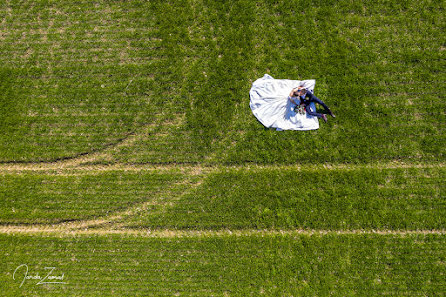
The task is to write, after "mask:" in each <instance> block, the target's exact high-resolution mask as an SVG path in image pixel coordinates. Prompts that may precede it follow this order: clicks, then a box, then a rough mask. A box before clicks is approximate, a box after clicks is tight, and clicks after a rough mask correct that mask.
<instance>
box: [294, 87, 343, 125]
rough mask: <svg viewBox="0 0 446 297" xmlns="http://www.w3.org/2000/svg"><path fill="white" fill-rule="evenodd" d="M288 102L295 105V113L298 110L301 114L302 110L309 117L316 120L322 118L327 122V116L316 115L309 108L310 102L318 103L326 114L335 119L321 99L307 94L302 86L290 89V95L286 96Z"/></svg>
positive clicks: (309, 93)
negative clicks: (314, 117) (313, 117)
mask: <svg viewBox="0 0 446 297" xmlns="http://www.w3.org/2000/svg"><path fill="white" fill-rule="evenodd" d="M307 98H308V99H307ZM296 99H297V100H299V103H297V102H296V101H295V100H296ZM288 100H290V101H291V102H292V103H293V104H294V105H296V107H295V109H294V110H295V111H297V110H299V111H300V112H301V113H302V112H303V110H305V111H306V113H307V114H309V115H311V116H316V117H318V118H322V119H323V120H324V121H325V122H327V116H326V115H325V114H323V113H317V112H315V111H312V110H311V108H310V103H311V102H315V103H319V104H320V105H322V106H323V107H324V108H325V110H326V111H327V112H328V114H330V115H331V116H332V117H336V116H335V115H334V114H333V112H332V111H331V110H330V108H328V106H327V105H326V104H325V103H324V102H323V101H322V100H321V99H319V98H317V97H316V96H314V95H313V93H311V92H308V91H307V90H306V89H305V87H304V85H301V86H299V87H297V88H294V89H292V90H291V92H290V95H289V96H288Z"/></svg>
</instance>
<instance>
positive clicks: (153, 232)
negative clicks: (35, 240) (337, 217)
mask: <svg viewBox="0 0 446 297" xmlns="http://www.w3.org/2000/svg"><path fill="white" fill-rule="evenodd" d="M0 233H2V234H28V235H36V236H40V235H50V236H51V235H52V236H76V235H111V234H120V235H133V236H141V237H159V238H170V237H221V236H253V235H256V236H280V235H309V236H310V235H333V234H336V235H368V234H377V235H383V236H386V235H400V236H405V235H411V234H420V235H428V234H436V235H446V230H411V231H407V230H362V229H357V230H342V231H339V230H336V231H333V230H321V229H295V230H257V229H245V230H229V229H225V230H174V229H146V230H128V229H127V230H126V229H86V228H79V229H69V228H57V227H52V226H12V225H6V226H0Z"/></svg>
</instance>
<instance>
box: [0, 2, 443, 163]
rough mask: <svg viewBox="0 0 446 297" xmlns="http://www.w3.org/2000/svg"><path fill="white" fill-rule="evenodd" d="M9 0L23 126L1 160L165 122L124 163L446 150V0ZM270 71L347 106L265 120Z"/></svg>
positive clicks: (400, 155) (75, 151) (105, 139)
mask: <svg viewBox="0 0 446 297" xmlns="http://www.w3.org/2000/svg"><path fill="white" fill-rule="evenodd" d="M2 8H3V9H2V10H1V11H2V12H1V15H0V16H1V17H2V18H3V20H4V22H2V23H1V25H0V26H1V27H0V28H1V31H2V42H1V44H0V47H1V50H2V53H3V54H2V56H1V58H0V59H1V62H2V63H3V67H5V68H7V69H12V70H13V72H12V74H13V75H15V78H14V80H13V81H12V82H10V84H11V88H14V89H20V91H19V92H18V93H17V94H16V95H14V96H15V97H16V98H17V99H19V100H18V101H23V100H26V104H25V105H23V106H21V107H20V108H18V109H16V110H15V111H14V113H15V114H18V115H19V116H20V117H21V118H22V120H21V123H20V124H16V128H19V127H22V128H23V127H26V128H23V129H16V130H15V133H12V132H8V133H5V135H4V137H2V144H1V149H0V153H1V155H0V157H1V160H2V161H38V160H55V159H60V158H64V157H72V156H76V155H79V154H82V153H86V152H91V151H95V150H99V149H101V148H104V147H106V146H107V145H109V144H113V143H116V142H117V141H119V140H120V139H122V138H123V137H125V136H126V135H128V133H131V132H136V133H138V131H140V130H139V129H138V127H140V126H142V125H145V124H156V125H160V127H159V129H158V130H157V131H159V132H157V133H151V134H147V135H145V136H144V137H143V138H141V139H140V140H139V141H137V142H135V143H132V145H131V146H124V147H122V148H121V149H120V150H118V151H117V152H116V153H115V154H114V158H115V160H116V161H117V162H120V161H121V162H128V163H148V162H149V163H150V162H156V163H165V162H203V161H207V162H212V163H222V162H223V163H244V162H257V163H273V162H276V163H277V162H280V163H294V162H299V163H310V162H313V161H314V160H316V159H317V160H319V161H322V162H332V163H334V162H336V163H343V162H356V163H364V162H366V163H368V162H374V161H376V160H377V159H380V160H394V159H404V160H409V161H411V162H427V161H429V162H435V161H438V160H444V143H445V139H444V135H445V133H444V125H442V123H443V122H444V113H443V110H444V102H443V100H442V99H441V97H442V94H444V91H445V89H444V84H443V81H444V78H445V77H444V73H443V71H442V68H443V67H442V61H443V60H444V59H443V57H444V45H443V44H442V40H441V38H440V36H441V32H442V31H443V30H442V29H444V22H443V18H444V17H443V15H444V13H443V12H444V7H443V6H442V5H441V2H438V1H405V2H403V3H399V2H397V1H390V2H389V1H383V2H368V1H362V2H358V3H354V4H352V3H351V2H350V1H332V2H315V3H313V2H312V3H309V2H306V1H297V0H296V1H286V2H276V3H272V2H268V1H264V2H262V1H261V2H259V1H257V2H252V1H231V2H221V1H180V2H177V1H175V2H169V1H153V2H146V1H132V2H122V3H121V2H116V3H115V2H108V1H100V2H98V3H96V2H91V1H81V2H76V3H73V2H71V1H68V2H64V1H62V2H61V1H34V2H32V3H31V2H29V3H28V2H20V3H8V2H4V3H3V4H2ZM264 73H270V74H272V75H273V76H274V77H276V78H293V79H307V78H314V79H316V81H317V83H316V89H315V92H316V94H317V95H318V96H319V97H321V98H322V99H323V100H325V101H326V103H327V104H328V105H329V106H331V107H332V109H333V110H334V111H335V113H336V114H337V115H338V117H337V118H336V119H334V120H331V121H330V123H329V124H327V125H322V127H321V129H320V130H318V131H310V132H302V133H296V132H290V133H288V132H283V133H279V132H276V131H270V130H267V129H264V128H263V127H262V126H261V124H260V123H258V122H257V121H256V120H255V118H254V117H253V116H252V114H251V112H250V109H249V105H248V102H249V96H248V92H249V88H250V86H251V82H252V81H254V80H255V79H256V78H258V77H261V76H263V74H264ZM163 118H164V119H166V120H168V121H167V122H169V123H170V122H172V121H169V119H170V120H173V121H174V122H175V125H174V126H173V127H172V126H170V125H168V126H165V125H164V124H163V123H164V121H159V119H163ZM178 119H183V120H182V121H178ZM12 147H13V148H14V149H13V148H12ZM284 151H286V152H287V153H286V154H285V153H284ZM102 161H104V160H102ZM98 162H101V160H98ZM104 162H105V161H104ZM112 162H113V161H112Z"/></svg>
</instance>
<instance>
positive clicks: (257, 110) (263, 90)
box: [249, 74, 319, 130]
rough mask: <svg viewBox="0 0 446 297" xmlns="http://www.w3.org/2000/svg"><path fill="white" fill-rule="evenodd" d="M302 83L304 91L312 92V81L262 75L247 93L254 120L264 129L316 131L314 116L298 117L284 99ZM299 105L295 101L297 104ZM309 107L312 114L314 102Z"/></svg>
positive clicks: (317, 123) (292, 106) (314, 109)
mask: <svg viewBox="0 0 446 297" xmlns="http://www.w3.org/2000/svg"><path fill="white" fill-rule="evenodd" d="M302 84H304V86H305V88H306V89H307V90H308V91H310V92H312V93H313V90H314V85H315V84H316V81H315V80H314V79H309V80H290V79H274V78H273V77H272V76H271V75H269V74H265V75H264V76H263V77H262V78H259V79H258V80H256V81H255V82H254V83H253V84H252V88H251V90H250V91H249V96H250V98H251V99H250V103H249V105H250V107H251V110H252V112H253V114H254V115H255V116H256V118H257V119H258V120H259V121H260V122H261V123H262V124H263V125H264V126H265V127H268V128H276V129H277V130H315V129H318V128H319V121H318V119H317V117H315V116H310V115H308V114H307V113H305V114H300V113H298V112H295V111H294V107H295V106H296V105H295V104H293V103H292V102H291V101H290V100H288V96H289V94H290V92H291V90H292V89H293V88H296V87H298V86H301V85H302ZM297 103H298V104H299V102H297ZM310 108H311V110H312V111H316V106H315V104H314V102H311V104H310Z"/></svg>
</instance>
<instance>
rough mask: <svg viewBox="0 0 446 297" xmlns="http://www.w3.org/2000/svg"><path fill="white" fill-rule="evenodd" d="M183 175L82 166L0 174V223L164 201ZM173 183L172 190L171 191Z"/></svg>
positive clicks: (53, 219)
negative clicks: (72, 169)
mask: <svg viewBox="0 0 446 297" xmlns="http://www.w3.org/2000/svg"><path fill="white" fill-rule="evenodd" d="M185 179H187V177H185V176H183V175H181V174H179V173H178V172H176V171H169V172H165V173H157V172H145V171H142V172H125V171H105V172H93V171H82V172H77V174H73V173H72V174H68V175H61V174H57V173H54V172H52V173H51V172H49V173H48V172H47V173H36V172H21V173H20V174H14V173H12V174H2V175H0V223H2V224H51V223H60V222H67V221H74V220H86V219H96V218H100V217H104V216H107V215H113V214H116V213H117V212H120V211H125V210H128V209H131V208H132V207H133V206H135V205H142V204H143V203H151V204H153V205H152V206H151V207H152V209H153V210H152V211H154V209H156V208H157V207H161V206H162V205H163V204H165V203H168V201H169V198H170V197H169V195H170V196H172V197H173V196H174V195H175V191H176V192H180V193H183V191H184V187H185V186H186V185H187V184H185V185H184V186H183V188H181V186H180V187H178V186H175V184H178V183H180V182H182V181H184V180H185ZM170 187H173V189H174V190H173V192H172V191H170V190H169V189H170Z"/></svg>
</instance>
